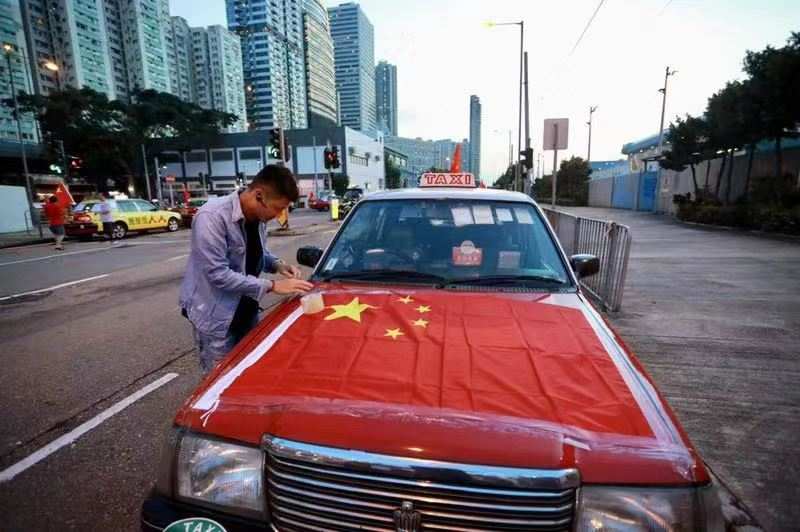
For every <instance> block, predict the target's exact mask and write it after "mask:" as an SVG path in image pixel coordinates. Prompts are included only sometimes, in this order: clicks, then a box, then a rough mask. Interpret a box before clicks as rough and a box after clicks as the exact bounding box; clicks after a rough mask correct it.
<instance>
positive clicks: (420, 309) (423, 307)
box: [416, 305, 431, 314]
mask: <svg viewBox="0 0 800 532" xmlns="http://www.w3.org/2000/svg"><path fill="white" fill-rule="evenodd" d="M416 311H417V312H419V313H420V314H425V313H426V312H430V311H431V307H428V306H426V305H420V306H418V307H417V308H416Z"/></svg>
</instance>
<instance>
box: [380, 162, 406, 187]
mask: <svg viewBox="0 0 800 532" xmlns="http://www.w3.org/2000/svg"><path fill="white" fill-rule="evenodd" d="M383 170H384V174H385V176H386V188H401V187H402V185H403V180H402V178H401V174H400V169H399V168H397V167H396V166H395V165H394V164H392V162H391V161H390V160H389V159H388V158H386V157H384V158H383Z"/></svg>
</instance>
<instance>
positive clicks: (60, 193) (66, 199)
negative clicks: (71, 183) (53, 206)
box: [55, 183, 75, 208]
mask: <svg viewBox="0 0 800 532" xmlns="http://www.w3.org/2000/svg"><path fill="white" fill-rule="evenodd" d="M55 197H56V198H58V203H59V205H61V206H62V207H65V208H67V207H70V206H72V205H73V204H74V203H75V200H74V199H72V194H70V193H69V189H68V188H67V185H65V184H64V183H59V185H58V188H57V189H56V192H55Z"/></svg>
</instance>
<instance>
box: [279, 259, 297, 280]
mask: <svg viewBox="0 0 800 532" xmlns="http://www.w3.org/2000/svg"><path fill="white" fill-rule="evenodd" d="M275 271H276V272H277V273H279V274H281V275H283V276H284V277H286V278H287V279H299V278H300V275H302V273H301V272H300V268H298V267H297V266H292V265H291V264H286V263H285V262H283V261H281V262H279V263H278V267H277V268H276V269H275Z"/></svg>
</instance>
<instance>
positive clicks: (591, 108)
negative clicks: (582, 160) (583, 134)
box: [586, 105, 597, 163]
mask: <svg viewBox="0 0 800 532" xmlns="http://www.w3.org/2000/svg"><path fill="white" fill-rule="evenodd" d="M595 111H597V106H596V105H595V106H589V121H588V122H586V124H587V125H588V126H589V148H588V149H587V150H586V162H587V163H590V162H592V115H593V114H594V112H595Z"/></svg>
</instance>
